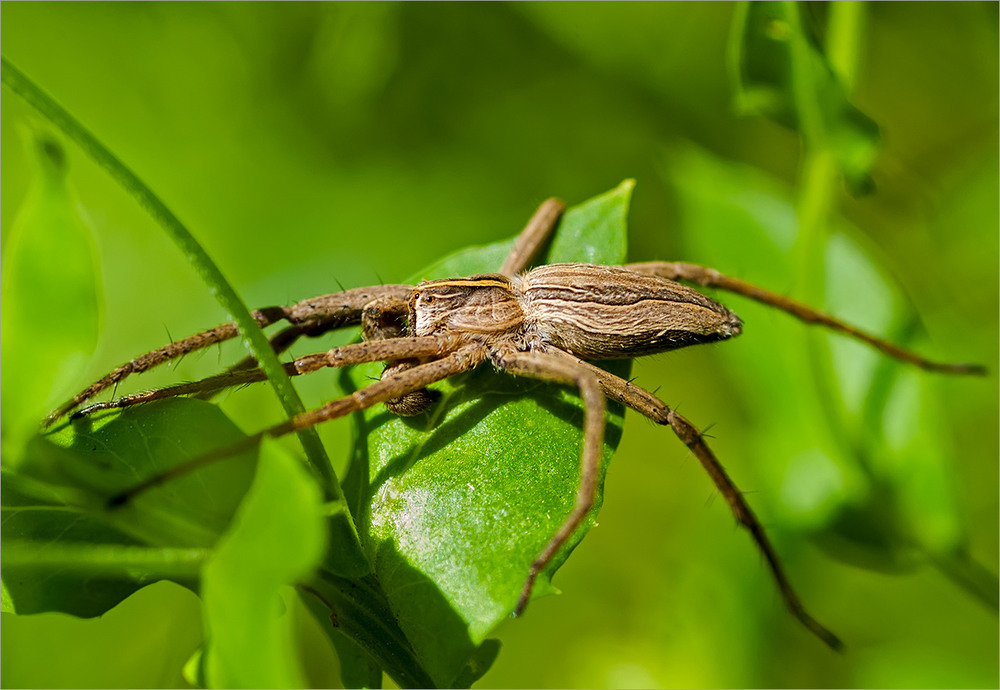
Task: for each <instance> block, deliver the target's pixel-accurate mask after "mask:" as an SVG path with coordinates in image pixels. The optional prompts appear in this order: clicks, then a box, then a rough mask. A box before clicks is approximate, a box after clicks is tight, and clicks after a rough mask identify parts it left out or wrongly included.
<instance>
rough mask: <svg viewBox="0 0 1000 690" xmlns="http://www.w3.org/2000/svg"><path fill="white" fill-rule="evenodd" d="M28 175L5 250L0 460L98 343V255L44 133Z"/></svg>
mask: <svg viewBox="0 0 1000 690" xmlns="http://www.w3.org/2000/svg"><path fill="white" fill-rule="evenodd" d="M29 152H30V159H31V160H32V161H33V162H34V168H35V169H34V174H33V175H32V177H31V183H30V187H29V190H28V195H27V197H26V198H25V200H24V203H23V205H22V206H21V208H20V209H19V210H18V214H17V217H16V218H15V220H14V223H13V225H12V227H11V230H10V237H9V238H8V239H7V244H6V246H5V249H4V256H3V283H2V288H0V296H2V306H0V350H2V353H3V368H2V371H0V377H2V384H0V390H2V398H3V399H2V406H3V420H2V424H3V449H4V462H5V464H8V465H9V464H10V463H11V462H12V461H14V460H16V459H17V457H18V456H19V455H20V452H21V446H22V444H23V443H24V441H25V440H26V439H27V437H29V436H30V435H31V434H32V433H34V430H35V429H37V427H38V420H39V419H41V418H42V416H43V415H44V413H45V412H47V411H48V408H49V407H51V406H54V405H55V404H57V402H58V401H60V398H62V397H63V396H65V395H67V394H68V392H69V390H70V389H71V388H73V387H74V386H76V385H78V384H79V382H80V379H79V377H80V371H81V370H82V369H83V368H84V366H83V365H84V364H86V362H87V360H88V358H89V357H90V355H91V354H93V352H94V348H95V347H96V345H97V334H98V331H99V326H100V320H101V295H100V292H101V289H100V276H99V275H98V273H99V272H98V266H97V252H96V249H95V246H94V239H93V236H92V235H91V232H90V229H89V228H88V227H87V225H86V223H85V222H84V220H83V219H82V218H81V216H80V213H79V210H78V206H77V202H76V199H75V197H74V194H73V192H72V191H71V190H70V187H69V184H68V183H67V180H66V172H67V166H68V161H67V157H66V152H65V150H64V149H63V147H62V145H61V144H60V143H59V141H58V140H57V139H56V138H55V137H53V136H51V135H48V134H35V135H34V136H32V137H30V145H29Z"/></svg>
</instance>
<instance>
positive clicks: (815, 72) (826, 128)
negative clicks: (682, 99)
mask: <svg viewBox="0 0 1000 690" xmlns="http://www.w3.org/2000/svg"><path fill="white" fill-rule="evenodd" d="M800 12H801V10H800V7H799V5H798V4H797V3H793V2H744V3H740V5H739V10H738V11H737V12H736V14H735V16H734V19H733V28H732V34H731V38H730V42H731V46H730V52H731V54H732V59H733V62H734V64H733V66H732V78H733V80H734V82H735V83H734V93H735V99H736V107H737V109H738V110H739V111H740V112H743V113H753V114H761V115H767V116H768V117H771V118H774V119H775V120H776V121H777V122H779V123H781V124H782V125H784V126H786V127H789V128H791V129H794V130H796V131H798V132H799V133H800V134H802V135H803V137H804V138H805V139H806V144H807V146H816V147H829V148H830V149H831V150H832V151H833V153H834V155H835V156H836V159H837V162H838V165H839V167H840V170H841V172H842V173H843V174H844V176H845V178H846V180H847V182H848V185H849V186H850V187H851V189H852V191H854V192H855V193H858V194H860V193H863V192H866V191H870V190H871V188H872V181H871V177H870V172H871V168H872V165H873V164H874V162H875V158H876V156H877V155H878V146H879V130H878V125H876V124H875V122H874V121H873V120H872V119H871V118H869V117H868V116H867V115H865V114H864V113H862V112H861V111H860V110H858V109H857V108H856V107H854V105H853V104H852V103H851V102H850V100H849V99H848V94H847V92H846V90H845V88H844V86H843V84H842V83H841V82H840V81H839V79H838V78H837V76H836V74H835V72H834V70H833V69H832V67H831V66H830V62H829V60H828V57H827V55H826V54H825V52H824V50H823V48H822V46H821V45H820V43H819V41H818V40H817V39H816V37H815V36H814V35H813V34H812V33H811V32H810V31H809V30H808V27H807V26H806V25H805V23H804V21H803V18H802V17H801V16H800ZM797 72H798V74H797Z"/></svg>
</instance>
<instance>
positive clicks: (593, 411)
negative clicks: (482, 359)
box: [490, 347, 605, 616]
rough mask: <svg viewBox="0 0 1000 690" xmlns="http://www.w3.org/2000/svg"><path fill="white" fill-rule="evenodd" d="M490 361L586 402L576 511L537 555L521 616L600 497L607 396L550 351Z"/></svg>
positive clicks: (503, 351) (576, 365) (585, 373)
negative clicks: (569, 390) (571, 389)
mask: <svg viewBox="0 0 1000 690" xmlns="http://www.w3.org/2000/svg"><path fill="white" fill-rule="evenodd" d="M490 358H491V359H492V360H493V363H494V364H495V365H496V367H497V368H498V369H501V370H503V371H506V372H508V373H511V374H513V375H515V376H525V377H528V378H533V379H540V380H542V381H551V382H553V383H562V384H566V385H572V386H575V387H576V388H577V389H578V390H579V392H580V398H581V399H582V400H583V409H584V415H583V449H582V451H581V453H580V483H579V485H578V487H577V492H576V503H575V505H574V506H573V511H572V512H571V513H570V514H569V516H568V517H567V518H566V519H565V521H564V522H563V524H562V526H561V527H560V528H559V530H558V531H557V532H556V533H555V534H553V535H552V537H551V538H550V539H549V542H548V544H546V546H545V548H544V549H542V552H541V553H539V554H538V556H537V557H536V558H535V560H534V562H532V564H531V567H530V568H529V570H528V578H527V580H525V583H524V587H523V588H522V589H521V595H520V597H519V598H518V601H517V606H516V607H515V609H514V615H515V616H519V615H521V613H522V612H523V611H524V609H525V607H526V606H527V605H528V600H529V599H530V597H531V591H532V589H534V586H535V580H536V578H537V577H538V574H539V573H540V572H542V570H544V569H545V566H547V565H548V564H549V563H550V562H551V561H552V558H553V557H554V556H555V555H556V553H557V552H558V551H559V549H561V548H562V547H563V545H565V544H566V542H567V540H569V538H570V537H571V536H572V535H573V532H575V531H576V528H577V527H579V526H580V523H581V522H583V519H584V518H585V517H587V513H588V512H590V509H591V508H592V507H593V505H594V500H595V499H596V498H597V475H598V472H599V470H600V461H601V445H602V444H603V443H604V424H605V421H604V409H605V402H604V393H603V392H602V391H601V386H600V383H599V382H598V379H597V377H596V376H595V375H594V373H593V372H592V371H591V370H590V368H588V367H584V366H582V364H581V363H580V362H579V360H575V359H572V358H571V359H565V358H561V357H554V356H553V355H551V354H549V353H548V352H541V351H529V352H524V351H521V350H517V349H515V348H513V347H504V348H497V349H495V350H494V351H493V352H491V353H490Z"/></svg>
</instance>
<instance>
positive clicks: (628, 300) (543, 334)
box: [521, 264, 742, 359]
mask: <svg viewBox="0 0 1000 690" xmlns="http://www.w3.org/2000/svg"><path fill="white" fill-rule="evenodd" d="M521 288H522V290H523V292H524V297H525V308H524V311H525V320H526V322H527V323H526V325H527V327H528V331H529V332H530V333H534V334H535V335H536V336H537V337H539V338H540V339H541V340H542V341H544V342H550V343H552V344H553V345H555V346H556V347H558V348H561V349H563V350H566V351H568V352H571V353H573V354H575V355H577V356H578V357H581V358H583V359H626V358H631V357H639V356H642V355H648V354H653V353H656V352H664V351H666V350H673V349H676V348H679V347H685V346H687V345H694V344H697V343H708V342H714V341H717V340H723V339H725V338H731V337H733V336H735V335H739V333H740V330H741V328H742V323H741V321H740V320H739V317H737V316H736V315H735V314H733V313H732V312H731V311H729V310H728V309H726V308H725V307H723V306H722V305H721V304H719V303H717V302H715V301H714V300H711V299H709V298H708V297H706V296H705V295H703V294H701V293H700V292H698V291H697V290H693V289H691V288H689V287H686V286H684V285H681V284H679V283H675V282H673V281H672V280H667V279H665V278H658V277H656V276H651V275H643V274H640V273H634V272H632V271H629V270H627V269H624V268H620V267H616V266H596V265H592V264H551V265H549V266H540V267H538V268H536V269H534V270H532V271H530V272H528V273H527V274H525V275H524V276H523V278H522V285H521Z"/></svg>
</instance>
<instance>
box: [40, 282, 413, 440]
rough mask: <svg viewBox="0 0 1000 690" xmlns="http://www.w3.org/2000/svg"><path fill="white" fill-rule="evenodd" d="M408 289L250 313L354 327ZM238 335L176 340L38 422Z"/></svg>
mask: <svg viewBox="0 0 1000 690" xmlns="http://www.w3.org/2000/svg"><path fill="white" fill-rule="evenodd" d="M411 289H412V288H411V287H410V286H408V285H382V286H377V287H370V288H355V289H353V290H345V291H344V292H338V293H334V294H330V295H322V296H320V297H313V298H311V299H308V300H303V301H301V302H299V303H297V304H294V305H292V306H290V307H268V308H266V309H258V310H256V311H254V312H253V316H254V318H255V319H256V320H257V323H258V324H260V326H261V328H264V327H266V326H270V325H271V324H273V323H276V322H278V321H282V320H287V321H289V322H291V323H292V324H295V325H300V326H303V327H309V326H312V325H315V324H317V323H319V322H327V323H329V324H331V325H330V326H329V327H330V328H341V327H343V326H349V325H352V324H356V323H358V322H359V321H360V320H361V312H362V310H363V308H364V306H365V305H366V304H368V303H369V302H371V301H372V300H373V299H377V298H379V297H384V296H400V297H401V298H405V296H407V295H409V292H410V290H411ZM237 335H239V329H238V328H237V327H236V324H235V323H233V322H229V323H224V324H222V325H221V326H216V327H215V328H211V329H209V330H207V331H202V332H201V333H196V334H195V335H192V336H189V337H187V338H184V339H183V340H178V341H177V342H174V343H171V344H169V345H166V346H164V347H161V348H159V349H156V350H153V351H152V352H147V353H146V354H144V355H141V356H139V357H136V358H135V359H133V360H131V361H129V362H126V363H124V364H122V365H121V366H119V367H116V368H115V369H113V370H112V371H111V372H110V373H109V374H107V375H106V376H104V377H103V378H101V379H99V380H98V381H96V382H94V383H92V384H91V385H90V386H88V387H87V388H85V389H83V390H82V391H80V392H79V393H77V394H76V395H75V396H73V397H72V398H71V399H70V400H68V401H67V402H65V403H63V404H62V405H60V406H59V407H58V408H56V409H55V410H53V411H52V412H50V413H49V414H48V415H47V416H46V417H45V419H44V420H43V421H42V425H43V426H46V427H47V426H50V425H51V424H52V423H53V422H55V421H56V420H57V419H59V418H60V417H62V416H63V415H65V414H66V413H67V412H69V411H70V410H72V409H73V408H74V407H77V406H78V405H80V404H82V403H84V402H86V401H87V400H89V399H90V398H92V397H93V396H95V395H97V394H98V393H100V392H101V391H103V390H105V389H107V388H109V387H111V386H112V385H115V384H117V383H118V382H119V381H121V380H123V379H125V378H126V377H128V376H130V375H131V374H138V373H141V372H143V371H147V370H148V369H152V368H153V367H155V366H158V365H160V364H163V363H164V362H169V361H170V360H172V359H176V358H177V357H181V356H183V355H186V354H187V353H189V352H195V351H197V350H201V349H202V348H205V347H208V346H209V345H214V344H216V343H221V342H223V341H225V340H229V339H231V338H234V337H236V336H237Z"/></svg>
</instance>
